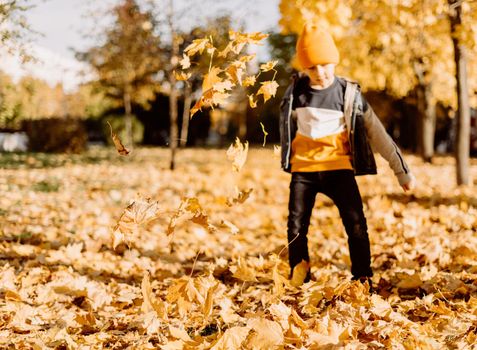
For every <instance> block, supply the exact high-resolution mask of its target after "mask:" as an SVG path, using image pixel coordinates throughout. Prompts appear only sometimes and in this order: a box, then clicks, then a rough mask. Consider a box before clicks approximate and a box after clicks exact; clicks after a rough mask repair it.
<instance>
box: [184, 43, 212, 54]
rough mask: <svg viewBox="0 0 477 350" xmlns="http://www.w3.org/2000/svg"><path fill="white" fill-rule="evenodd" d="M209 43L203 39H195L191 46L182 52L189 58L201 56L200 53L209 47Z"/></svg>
mask: <svg viewBox="0 0 477 350" xmlns="http://www.w3.org/2000/svg"><path fill="white" fill-rule="evenodd" d="M211 46H212V45H211V43H210V41H209V39H208V38H203V39H195V40H193V41H192V44H190V45H189V46H187V47H186V48H185V49H184V52H185V53H186V54H187V55H188V56H189V57H191V56H194V55H195V54H196V53H200V54H202V52H203V51H204V50H205V49H206V48H209V47H211Z"/></svg>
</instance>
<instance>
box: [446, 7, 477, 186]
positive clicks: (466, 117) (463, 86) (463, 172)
mask: <svg viewBox="0 0 477 350" xmlns="http://www.w3.org/2000/svg"><path fill="white" fill-rule="evenodd" d="M465 5H467V6H465ZM463 7H466V9H467V11H468V10H469V7H470V6H469V4H467V3H466V2H465V1H456V0H449V10H450V11H449V20H450V29H451V36H452V43H453V48H454V61H455V77H456V82H457V123H456V129H457V130H456V134H455V135H456V140H455V157H456V168H457V172H456V175H457V184H458V185H468V184H469V182H470V179H469V151H470V150H469V146H470V103H469V88H468V82H467V80H468V79H467V61H468V58H467V55H468V53H467V45H472V46H474V47H475V41H477V39H476V37H475V35H474V36H473V37H472V36H468V33H467V38H466V35H465V34H466V29H469V27H470V28H471V23H467V26H466V25H465V23H464V22H463V21H464V14H463V12H464V11H465V10H466V9H465V8H464V9H463ZM476 17H477V16H476ZM475 33H477V31H476V32H475ZM472 39H473V40H472ZM472 41H474V42H472Z"/></svg>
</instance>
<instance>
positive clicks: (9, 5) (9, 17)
mask: <svg viewBox="0 0 477 350" xmlns="http://www.w3.org/2000/svg"><path fill="white" fill-rule="evenodd" d="M32 6H33V5H32V1H31V0H3V1H1V2H0V48H3V49H6V50H7V51H9V52H10V53H12V52H18V53H19V54H20V57H21V58H22V59H23V60H24V61H28V60H30V59H31V58H32V56H30V55H29V54H28V53H27V49H26V47H25V44H26V43H28V42H29V41H30V39H31V35H32V34H34V31H33V30H32V29H31V27H30V25H29V24H28V22H27V20H26V17H25V12H26V11H28V10H29V9H31V8H32Z"/></svg>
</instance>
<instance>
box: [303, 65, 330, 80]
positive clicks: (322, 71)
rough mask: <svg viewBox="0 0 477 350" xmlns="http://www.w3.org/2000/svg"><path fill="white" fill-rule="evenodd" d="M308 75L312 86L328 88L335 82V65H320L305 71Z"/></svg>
mask: <svg viewBox="0 0 477 350" xmlns="http://www.w3.org/2000/svg"><path fill="white" fill-rule="evenodd" d="M304 72H305V74H306V75H308V76H309V77H310V83H311V85H323V86H327V85H329V84H331V83H332V82H333V79H334V76H335V64H334V63H330V64H325V65H321V64H318V65H316V66H312V67H308V68H305V69H304Z"/></svg>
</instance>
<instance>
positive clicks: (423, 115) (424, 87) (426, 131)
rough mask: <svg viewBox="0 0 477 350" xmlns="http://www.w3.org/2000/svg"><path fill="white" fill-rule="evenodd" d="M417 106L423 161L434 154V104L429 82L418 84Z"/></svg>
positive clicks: (430, 158)
mask: <svg viewBox="0 0 477 350" xmlns="http://www.w3.org/2000/svg"><path fill="white" fill-rule="evenodd" d="M417 108H418V111H419V130H418V131H419V132H418V138H419V140H418V150H419V154H420V155H421V157H422V159H423V160H424V161H426V162H431V161H432V157H433V156H434V136H435V133H436V106H435V103H434V101H433V99H432V86H431V84H420V85H418V87H417Z"/></svg>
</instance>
